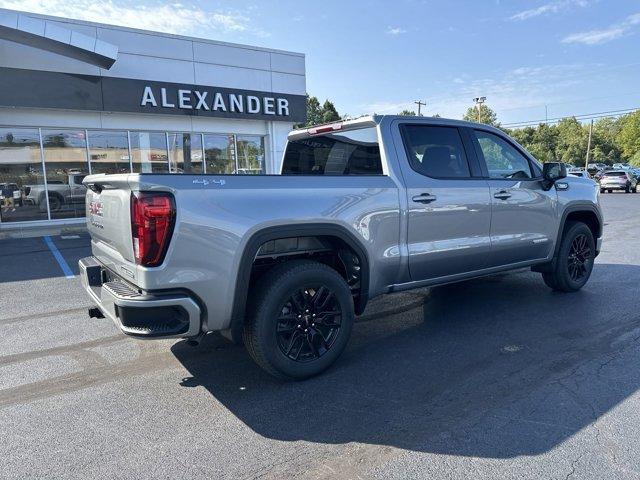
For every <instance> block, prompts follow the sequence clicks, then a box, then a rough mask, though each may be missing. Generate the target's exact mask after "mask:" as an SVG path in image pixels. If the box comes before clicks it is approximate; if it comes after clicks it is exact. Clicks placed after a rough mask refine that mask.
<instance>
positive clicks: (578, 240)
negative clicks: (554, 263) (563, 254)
mask: <svg viewBox="0 0 640 480" xmlns="http://www.w3.org/2000/svg"><path fill="white" fill-rule="evenodd" d="M592 256H593V254H592V252H591V247H590V245H589V242H588V241H587V236H586V235H585V234H580V235H577V236H576V237H575V238H574V239H573V241H572V242H571V248H570V249H569V258H568V261H567V265H568V267H569V276H570V277H571V280H573V281H574V282H579V281H581V280H582V279H583V278H584V277H585V276H586V275H587V262H589V261H590V260H591V258H592Z"/></svg>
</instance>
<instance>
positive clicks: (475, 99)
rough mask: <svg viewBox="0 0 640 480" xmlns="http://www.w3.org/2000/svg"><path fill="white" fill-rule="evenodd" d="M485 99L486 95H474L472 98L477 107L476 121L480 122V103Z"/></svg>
mask: <svg viewBox="0 0 640 480" xmlns="http://www.w3.org/2000/svg"><path fill="white" fill-rule="evenodd" d="M486 100H487V97H476V98H474V99H473V101H474V102H476V108H477V109H478V123H480V111H481V109H482V104H483V103H484V102H485V101H486Z"/></svg>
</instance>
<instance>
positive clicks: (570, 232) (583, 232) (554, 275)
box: [542, 222, 596, 292]
mask: <svg viewBox="0 0 640 480" xmlns="http://www.w3.org/2000/svg"><path fill="white" fill-rule="evenodd" d="M595 251H596V248H595V241H594V239H593V233H591V230H590V229H589V227H588V226H587V225H585V224H584V223H582V222H570V223H568V224H567V227H566V229H565V232H564V235H563V237H562V240H561V243H560V248H559V250H558V254H557V256H556V258H555V265H554V268H553V269H552V271H550V272H544V273H543V274H542V278H543V279H544V282H545V283H546V284H547V286H548V287H550V288H552V289H553V290H558V291H561V292H576V291H578V290H580V289H581V288H582V287H583V286H584V285H585V284H586V283H587V280H589V277H590V276H591V271H592V270H593V262H594V260H595Z"/></svg>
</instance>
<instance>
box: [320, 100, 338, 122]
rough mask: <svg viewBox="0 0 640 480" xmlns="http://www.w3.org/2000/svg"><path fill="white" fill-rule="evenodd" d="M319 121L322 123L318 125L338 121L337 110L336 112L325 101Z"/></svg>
mask: <svg viewBox="0 0 640 480" xmlns="http://www.w3.org/2000/svg"><path fill="white" fill-rule="evenodd" d="M321 120H322V121H321V122H320V123H330V122H335V121H337V120H340V114H339V113H338V110H336V107H335V105H334V104H333V103H332V102H331V101H329V100H325V101H324V103H323V104H322V116H321Z"/></svg>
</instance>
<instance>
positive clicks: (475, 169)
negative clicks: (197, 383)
mask: <svg viewBox="0 0 640 480" xmlns="http://www.w3.org/2000/svg"><path fill="white" fill-rule="evenodd" d="M84 184H85V185H86V186H87V187H88V191H87V196H86V208H87V225H88V229H89V231H90V233H91V237H92V238H91V245H92V253H93V255H92V256H91V257H88V258H84V259H82V260H81V261H80V269H81V271H82V281H83V286H84V288H85V289H86V291H87V293H88V294H89V296H90V297H91V299H92V300H93V302H95V304H96V308H93V309H91V311H90V313H91V314H92V315H93V316H106V317H108V318H110V319H111V320H113V321H114V322H115V323H116V325H118V327H119V328H120V329H121V330H122V331H123V332H124V333H125V334H127V335H131V336H134V337H138V338H165V337H182V338H188V339H190V341H192V342H197V341H198V340H199V339H200V337H201V336H202V335H204V334H206V333H209V332H214V331H220V332H222V333H223V334H224V335H226V336H228V337H229V338H231V339H232V340H234V341H236V342H244V344H245V346H246V347H247V349H248V351H249V353H250V355H251V356H252V357H253V359H254V360H255V361H256V362H257V363H258V364H259V365H260V366H261V367H262V368H264V369H265V370H266V371H268V372H269V373H271V374H273V375H275V376H278V377H281V378H289V379H290V378H295V379H300V378H306V377H309V376H312V375H315V374H318V373H319V372H321V371H323V370H324V369H326V368H327V367H329V366H330V365H331V364H332V363H333V362H334V361H335V360H336V359H337V358H338V356H339V355H340V353H341V352H342V351H343V350H344V348H345V345H346V344H347V341H348V339H349V336H350V333H351V329H352V326H353V322H354V317H355V316H356V315H358V314H361V313H362V312H363V310H364V309H365V306H366V304H367V302H368V300H369V299H371V298H373V297H376V296H378V295H381V294H385V293H391V292H397V291H402V290H408V289H413V288H418V287H424V286H431V285H441V284H445V283H450V282H457V281H461V280H466V279H470V278H475V277H480V276H484V275H489V274H493V273H496V272H502V271H507V270H514V269H520V268H523V267H531V269H533V270H534V271H537V272H540V273H541V274H542V279H543V281H544V282H545V283H546V284H547V285H548V286H549V287H550V288H552V289H554V290H557V291H562V292H574V291H577V290H579V289H580V288H582V287H583V286H584V285H585V283H586V282H587V280H588V279H589V276H590V274H591V271H592V269H593V265H594V259H595V257H596V256H597V255H598V253H599V251H600V247H601V242H602V228H603V220H602V214H601V210H600V206H599V203H598V196H599V190H598V186H597V184H596V183H595V182H593V181H592V180H590V179H587V178H578V177H568V176H567V172H566V167H565V166H564V164H560V163H546V164H544V165H543V164H540V163H539V162H538V161H536V159H535V158H533V157H532V156H531V155H530V154H529V153H528V152H527V151H526V150H525V149H524V148H522V147H521V146H520V145H519V144H518V143H516V142H515V141H514V140H513V139H511V138H510V137H508V136H507V135H505V134H504V133H503V132H502V131H501V130H499V129H496V128H492V127H490V126H486V125H480V124H475V123H468V122H462V121H456V120H446V119H442V118H427V117H406V116H368V117H362V118H358V119H355V120H348V121H341V122H337V123H333V124H330V125H321V126H316V127H311V128H305V129H300V130H294V131H292V132H291V133H290V134H289V136H288V142H287V146H286V150H285V153H284V156H283V160H282V169H281V174H280V175H176V174H118V175H92V176H88V177H86V178H85V179H84ZM461 301H463V299H461Z"/></svg>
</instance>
